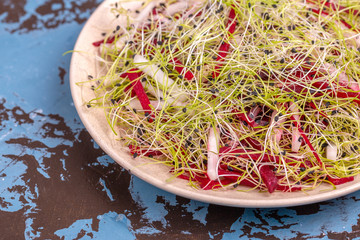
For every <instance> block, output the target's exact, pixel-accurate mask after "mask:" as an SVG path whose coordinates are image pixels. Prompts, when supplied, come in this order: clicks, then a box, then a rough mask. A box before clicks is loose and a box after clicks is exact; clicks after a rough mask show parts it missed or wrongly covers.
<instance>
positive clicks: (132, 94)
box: [124, 85, 136, 97]
mask: <svg viewBox="0 0 360 240" xmlns="http://www.w3.org/2000/svg"><path fill="white" fill-rule="evenodd" d="M131 88H132V85H128V86H126V87H125V89H124V91H125V92H127V91H129V90H131ZM135 96H136V93H135V91H131V97H135Z"/></svg>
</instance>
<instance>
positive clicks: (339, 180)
mask: <svg viewBox="0 0 360 240" xmlns="http://www.w3.org/2000/svg"><path fill="white" fill-rule="evenodd" d="M327 180H329V182H331V183H332V184H334V185H340V184H344V183H347V182H352V181H354V177H345V178H333V177H330V176H327Z"/></svg>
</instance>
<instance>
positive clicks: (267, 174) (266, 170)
mask: <svg viewBox="0 0 360 240" xmlns="http://www.w3.org/2000/svg"><path fill="white" fill-rule="evenodd" d="M260 176H261V179H262V180H263V182H264V183H265V185H266V187H267V189H268V192H269V193H272V192H274V191H275V190H276V189H277V187H278V179H277V177H276V176H275V174H274V171H273V170H272V169H271V168H270V166H269V165H263V166H261V167H260Z"/></svg>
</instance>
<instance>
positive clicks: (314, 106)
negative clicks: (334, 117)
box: [309, 102, 329, 118]
mask: <svg viewBox="0 0 360 240" xmlns="http://www.w3.org/2000/svg"><path fill="white" fill-rule="evenodd" d="M309 105H310V107H311V108H313V109H315V110H317V111H318V112H319V114H320V115H321V116H323V117H325V118H329V116H328V115H326V114H325V113H324V112H323V111H321V110H319V108H318V107H317V106H316V105H315V103H313V102H309Z"/></svg>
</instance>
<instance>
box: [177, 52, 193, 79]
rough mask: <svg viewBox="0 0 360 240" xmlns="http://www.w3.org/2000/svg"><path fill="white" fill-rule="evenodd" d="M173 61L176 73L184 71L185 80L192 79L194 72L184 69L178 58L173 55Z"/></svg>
mask: <svg viewBox="0 0 360 240" xmlns="http://www.w3.org/2000/svg"><path fill="white" fill-rule="evenodd" d="M174 62H175V70H176V71H177V72H178V73H182V72H183V71H184V72H185V74H184V78H185V79H186V80H189V81H191V80H193V79H194V74H192V72H191V71H189V70H187V69H185V68H184V67H183V64H182V62H181V61H180V60H179V59H177V58H176V57H174ZM184 69H185V70H184Z"/></svg>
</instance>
